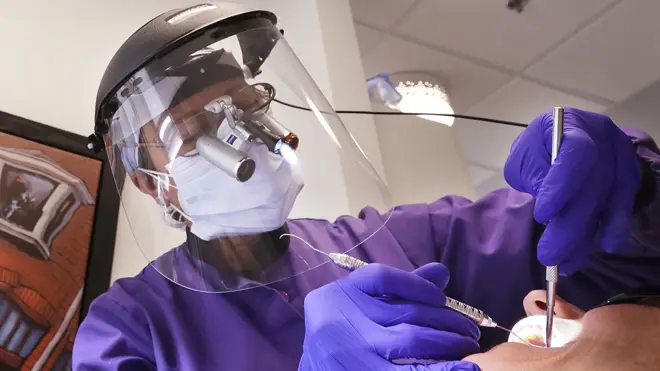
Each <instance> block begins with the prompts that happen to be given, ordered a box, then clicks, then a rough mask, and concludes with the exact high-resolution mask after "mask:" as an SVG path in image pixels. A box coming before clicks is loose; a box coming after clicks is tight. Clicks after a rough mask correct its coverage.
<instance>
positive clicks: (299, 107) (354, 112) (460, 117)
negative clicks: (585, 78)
mask: <svg viewBox="0 0 660 371" xmlns="http://www.w3.org/2000/svg"><path fill="white" fill-rule="evenodd" d="M272 101H273V102H277V103H279V104H281V105H283V106H287V107H290V108H295V109H299V110H303V111H311V109H310V108H307V107H301V106H297V105H295V104H291V103H287V102H282V101H281V100H279V99H277V98H273V100H272ZM335 112H336V113H337V114H348V115H384V116H399V115H400V116H420V115H428V116H444V117H455V118H457V119H463V120H472V121H483V122H490V123H493V124H500V125H506V126H514V127H517V128H526V127H527V125H525V124H521V123H519V122H514V121H506V120H498V119H491V118H488V117H479V116H469V115H456V114H449V113H412V112H383V111H353V110H338V111H335ZM321 113H326V114H328V113H329V112H321Z"/></svg>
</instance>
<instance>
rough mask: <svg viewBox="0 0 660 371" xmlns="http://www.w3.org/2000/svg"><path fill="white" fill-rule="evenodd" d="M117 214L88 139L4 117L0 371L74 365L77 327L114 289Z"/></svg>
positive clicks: (102, 165)
mask: <svg viewBox="0 0 660 371" xmlns="http://www.w3.org/2000/svg"><path fill="white" fill-rule="evenodd" d="M90 126H91V125H90ZM118 213H119V195H118V193H117V188H116V187H115V183H114V180H113V177H112V174H111V173H110V167H109V165H108V163H107V161H105V155H104V154H95V153H93V152H92V151H91V150H89V149H88V148H87V138H85V137H83V136H80V135H76V134H72V133H69V132H65V131H62V130H59V129H56V128H52V127H49V126H46V125H42V124H39V123H36V122H33V121H30V120H26V119H23V118H20V117H17V116H14V115H10V114H7V113H2V112H0V371H5V370H54V371H62V370H68V369H71V351H72V348H73V340H74V337H75V334H76V331H77V329H78V325H79V322H80V320H81V319H82V318H83V317H84V316H85V315H86V313H87V310H88V308H89V305H90V303H91V301H92V300H93V299H94V298H96V297H97V296H98V295H100V294H101V293H103V292H104V291H106V290H107V289H108V287H109V284H110V274H111V268H112V259H113V252H114V245H115V233H116V229H117V217H118Z"/></svg>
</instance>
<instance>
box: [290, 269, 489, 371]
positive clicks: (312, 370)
mask: <svg viewBox="0 0 660 371" xmlns="http://www.w3.org/2000/svg"><path fill="white" fill-rule="evenodd" d="M448 281H449V272H448V271H447V268H445V266H443V265H442V264H439V263H431V264H427V265H425V266H423V267H421V268H419V269H417V270H415V271H414V272H405V271H402V270H399V269H396V268H392V267H388V266H385V265H380V264H370V265H367V266H366V267H363V268H360V269H358V270H357V271H355V272H353V273H351V274H350V275H348V276H347V277H345V278H342V279H340V280H337V281H335V282H332V283H330V284H328V285H325V286H323V287H321V288H319V289H317V290H314V291H312V292H311V293H309V294H308V295H307V297H306V298H305V331H306V333H305V342H304V345H303V356H302V358H301V361H300V365H299V367H298V370H299V371H320V370H324V371H328V370H333V371H334V370H351V371H363V370H373V371H384V370H392V371H402V370H409V371H413V370H415V371H422V370H427V371H458V370H467V371H478V370H479V367H478V366H477V365H475V364H473V363H470V362H464V361H461V359H462V358H463V357H466V356H468V355H470V354H473V353H476V352H478V351H479V344H478V343H477V340H478V339H479V336H480V332H479V328H478V326H477V325H476V324H475V323H474V322H473V321H472V320H470V319H468V318H467V317H465V316H463V315H462V314H459V313H457V312H455V311H453V310H451V309H449V308H447V307H445V300H446V299H445V295H444V292H443V290H444V288H445V286H446V285H447V283H448ZM401 363H404V364H401Z"/></svg>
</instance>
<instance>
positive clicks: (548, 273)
mask: <svg viewBox="0 0 660 371" xmlns="http://www.w3.org/2000/svg"><path fill="white" fill-rule="evenodd" d="M563 133H564V109H563V108H562V107H555V108H554V109H553V110H552V155H551V160H550V161H551V164H554V162H555V159H556V158H557V155H558V154H559V146H560V144H561V137H562V135H563ZM557 276H558V274H557V266H556V265H553V266H550V267H546V268H545V280H546V281H547V282H548V290H547V291H546V297H545V300H546V304H547V307H546V312H545V313H546V322H545V346H546V348H550V345H551V343H552V323H553V319H554V315H555V297H556V296H557Z"/></svg>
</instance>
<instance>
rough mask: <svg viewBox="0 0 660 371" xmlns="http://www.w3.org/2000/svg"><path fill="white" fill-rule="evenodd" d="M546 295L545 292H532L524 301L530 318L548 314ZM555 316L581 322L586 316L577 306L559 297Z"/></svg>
mask: <svg viewBox="0 0 660 371" xmlns="http://www.w3.org/2000/svg"><path fill="white" fill-rule="evenodd" d="M545 299H546V293H545V290H534V291H531V292H530V293H529V294H527V296H525V298H524V299H523V307H524V308H525V313H527V315H528V316H534V315H545V314H546V308H547V306H546V300H545ZM554 312H555V316H557V317H559V318H564V319H574V320H579V319H581V318H582V316H584V311H583V310H582V309H580V308H578V307H576V306H575V305H572V304H570V303H567V302H566V301H565V300H564V299H562V298H560V297H557V298H556V299H555V309H554Z"/></svg>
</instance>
